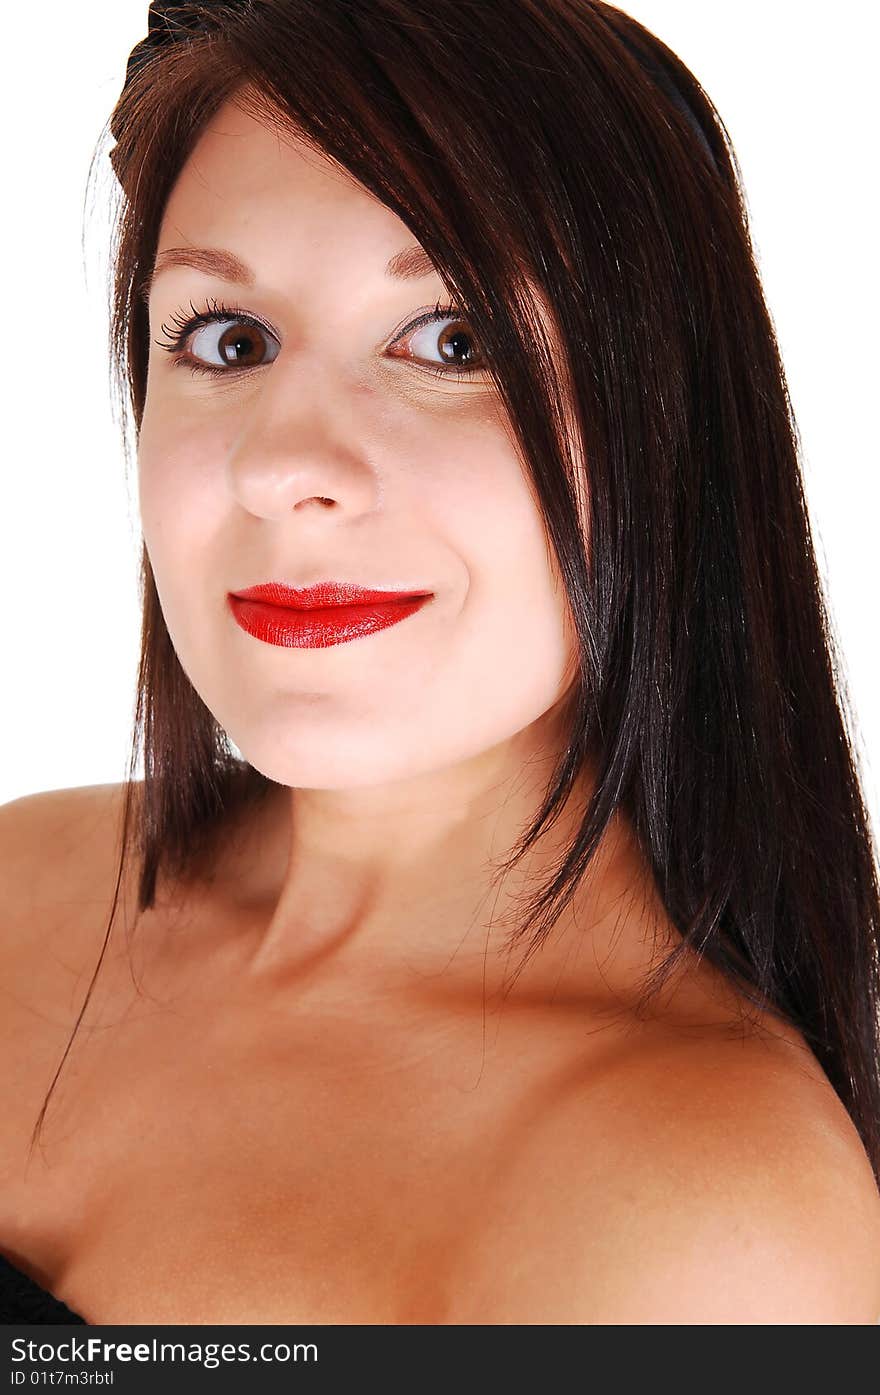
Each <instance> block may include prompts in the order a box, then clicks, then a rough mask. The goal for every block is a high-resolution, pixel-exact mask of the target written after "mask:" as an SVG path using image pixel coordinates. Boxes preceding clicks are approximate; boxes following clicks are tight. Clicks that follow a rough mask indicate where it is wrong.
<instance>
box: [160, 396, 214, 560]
mask: <svg viewBox="0 0 880 1395" xmlns="http://www.w3.org/2000/svg"><path fill="white" fill-rule="evenodd" d="M182 416H183V414H182V413H179V412H178V413H173V412H168V413H165V414H163V413H162V412H161V410H156V411H153V412H148V411H145V413H144V418H143V422H142V425H141V432H140V437H139V440H138V500H139V504H140V514H141V521H142V524H143V532H144V540H145V542H146V544H147V551H148V552H149V554H150V558H151V561H152V562H153V566H154V571H156V572H158V571H159V570H161V569H162V562H163V559H165V558H166V557H168V558H169V560H170V559H172V558H173V557H174V556H175V555H176V554H178V553H179V552H181V551H182V550H185V549H187V548H190V547H192V546H194V545H197V544H198V545H203V544H204V543H206V542H207V540H208V539H210V538H211V537H212V536H213V535H215V534H216V532H217V529H218V527H219V526H220V521H221V519H222V518H223V517H225V516H227V515H228V510H229V503H228V500H224V498H223V491H222V490H221V489H218V487H217V462H218V461H222V460H223V459H225V454H224V452H226V451H228V448H229V447H228V442H227V441H226V440H225V438H224V437H223V436H222V435H221V433H220V432H219V431H218V430H217V429H216V427H215V428H214V429H213V430H212V429H211V428H210V426H206V425H205V424H199V425H198V427H197V428H195V427H190V428H189V429H187V428H186V427H181V419H182Z"/></svg>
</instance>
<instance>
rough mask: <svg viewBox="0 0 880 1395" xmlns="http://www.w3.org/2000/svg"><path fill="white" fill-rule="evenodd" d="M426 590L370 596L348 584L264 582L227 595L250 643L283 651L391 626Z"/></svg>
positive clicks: (324, 644)
mask: <svg viewBox="0 0 880 1395" xmlns="http://www.w3.org/2000/svg"><path fill="white" fill-rule="evenodd" d="M431 595H432V592H430V591H372V590H369V589H368V588H367V587H365V586H355V585H354V584H352V583H350V582H344V581H326V582H319V583H318V584H317V585H315V586H306V587H302V588H298V587H294V586H285V585H284V583H283V582H280V581H268V582H265V583H264V584H263V585H261V586H249V587H248V588H247V590H245V591H233V592H230V594H229V597H228V600H229V607H230V610H231V611H232V614H233V616H234V617H235V619H236V621H237V622H238V624H239V625H240V626H241V628H242V629H243V630H246V631H247V632H248V634H250V635H253V636H254V638H255V639H262V640H264V641H265V643H266V644H279V645H281V646H282V647H283V648H285V649H326V648H327V646H328V645H331V644H344V643H345V642H346V641H347V640H349V639H357V638H358V637H359V636H360V635H371V634H374V633H375V632H376V630H384V629H387V627H388V626H389V625H396V624H397V623H398V621H400V620H405V619H406V617H407V616H408V615H412V614H414V613H415V611H417V610H419V609H420V608H421V606H422V605H423V604H424V602H425V601H426V600H428V599H429V597H430V596H431Z"/></svg>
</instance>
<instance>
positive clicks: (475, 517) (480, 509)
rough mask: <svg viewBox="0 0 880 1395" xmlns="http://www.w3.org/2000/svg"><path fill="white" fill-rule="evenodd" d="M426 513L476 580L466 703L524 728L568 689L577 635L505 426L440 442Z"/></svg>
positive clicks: (468, 630) (463, 643)
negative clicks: (444, 444)
mask: <svg viewBox="0 0 880 1395" xmlns="http://www.w3.org/2000/svg"><path fill="white" fill-rule="evenodd" d="M422 505H423V507H424V508H427V509H428V511H429V514H430V521H429V523H428V524H427V528H428V531H429V533H430V534H433V535H434V536H435V537H436V536H439V537H440V539H441V540H442V543H443V545H444V547H445V548H447V549H448V550H449V551H450V552H451V553H454V554H455V555H456V556H457V557H458V558H460V559H461V563H462V565H463V569H464V571H465V572H466V574H467V594H466V596H465V598H464V601H463V604H462V609H461V613H460V617H459V621H460V624H459V633H458V636H457V640H456V654H457V657H458V660H459V665H458V671H459V678H460V682H461V695H462V699H463V701H464V703H465V704H467V703H473V704H474V707H473V708H472V709H471V711H472V712H474V711H476V710H477V709H478V708H481V709H483V710H484V711H486V712H487V714H489V715H490V716H491V719H492V720H493V722H494V723H495V726H496V728H497V729H498V730H499V731H500V730H501V729H502V728H503V727H505V726H507V727H508V728H509V729H510V731H513V730H516V729H518V728H520V727H522V726H524V725H526V724H527V723H528V722H530V721H533V720H535V719H536V718H537V717H538V716H540V715H541V714H542V713H543V712H544V711H546V710H547V708H548V707H550V706H552V705H553V703H554V702H556V701H557V700H558V698H559V697H560V696H561V695H562V693H563V692H564V691H565V690H566V689H567V687H568V685H569V683H570V681H571V678H572V676H573V673H574V668H573V664H574V660H575V657H576V649H575V644H576V637H575V632H574V628H573V624H572V622H571V619H570V613H569V607H568V599H567V596H566V593H565V589H564V586H563V584H562V579H561V576H560V575H559V571H558V568H557V566H556V565H555V559H554V557H553V553H552V549H551V547H550V545H549V540H548V538H547V537H546V533H545V528H544V521H543V515H542V513H541V510H540V507H539V505H538V502H537V500H536V498H535V497H534V492H533V487H532V485H531V481H530V479H529V477H528V473H527V469H526V467H525V465H524V464H523V463H522V461H521V459H520V456H519V453H518V451H517V449H516V446H515V443H514V442H513V440H512V439H511V438H510V436H509V435H508V433H507V432H506V431H505V430H503V429H502V428H501V427H500V426H499V425H498V423H497V421H495V420H493V419H491V418H490V419H487V420H479V419H478V420H477V421H474V422H471V423H464V422H459V423H458V427H457V429H456V430H455V431H454V432H453V433H449V434H448V435H447V440H446V449H445V450H442V449H440V447H439V443H438V447H437V449H436V450H435V452H434V464H433V466H432V468H431V469H430V470H429V471H428V472H427V474H426V477H425V482H424V489H423V492H422ZM491 735H492V733H487V736H491Z"/></svg>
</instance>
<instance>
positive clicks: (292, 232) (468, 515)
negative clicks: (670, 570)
mask: <svg viewBox="0 0 880 1395" xmlns="http://www.w3.org/2000/svg"><path fill="white" fill-rule="evenodd" d="M413 247H417V244H416V243H415V241H414V239H413V237H412V234H411V233H410V232H409V231H408V229H407V228H406V226H405V225H404V224H403V223H402V222H401V220H400V219H399V218H398V217H397V216H396V215H395V214H394V213H392V212H391V211H390V210H389V209H387V208H386V207H385V206H384V205H382V204H380V203H379V202H378V201H377V200H376V199H375V198H374V197H373V196H372V195H371V194H369V193H367V192H365V191H364V190H363V188H361V187H360V186H359V185H357V184H355V183H354V181H353V180H352V179H351V178H350V177H348V176H346V175H345V174H344V173H340V172H339V171H338V170H335V169H334V168H333V167H332V165H330V164H329V163H328V162H326V161H324V160H323V159H322V158H321V157H319V156H318V155H316V154H315V153H314V152H313V151H310V150H308V149H307V148H306V147H305V146H304V145H302V144H300V143H299V142H294V141H293V140H284V139H282V138H281V137H279V134H278V132H277V131H275V130H271V129H269V128H268V127H266V126H264V125H262V124H260V123H259V122H258V121H257V120H256V119H255V118H254V117H252V116H251V115H249V114H246V113H244V112H243V111H241V110H240V109H239V108H238V107H236V106H235V105H233V104H232V103H231V102H229V103H227V104H226V105H225V106H224V107H223V108H222V109H221V110H220V111H219V112H218V114H217V115H216V116H215V118H214V119H213V121H212V122H211V123H210V126H209V127H207V128H206V129H205V131H204V133H203V135H202V137H201V139H200V140H199V142H198V145H197V146H196V148H195V150H194V151H193V154H192V156H191V157H190V159H189V161H188V163H187V164H186V166H185V168H184V169H183V171H182V173H181V175H180V178H179V180H178V182H177V184H176V185H175V188H174V190H173V192H172V194H171V197H170V200H169V202H168V206H167V209H166V212H165V216H164V220H163V223H162V227H161V230H160V235H159V244H158V255H157V263H156V266H157V274H156V275H155V277H154V280H153V283H152V286H151V290H150V299H149V310H150V338H151V343H150V359H149V379H148V390H147V398H146V405H145V410H144V416H143V422H142V428H141V432H140V440H139V452H138V456H139V487H140V506H141V516H142V522H143V529H144V538H145V541H146V546H147V550H148V553H149V557H150V562H151V565H152V570H153V574H154V577H155V581H156V586H157V588H158V593H159V597H160V601H161V605H162V611H163V614H164V617H165V621H166V624H167V626H168V630H169V633H170V635H171V639H172V641H173V644H174V647H175V649H176V652H177V654H178V656H179V658H180V662H181V664H182V665H183V668H184V669H185V671H186V673H187V675H188V677H189V678H190V681H191V682H192V684H193V686H194V687H195V689H196V691H197V692H198V693H199V695H200V696H201V698H202V700H203V701H204V702H205V704H206V705H207V707H208V708H209V709H210V711H211V712H212V713H213V714H214V716H215V717H216V718H217V720H218V721H219V723H220V724H221V726H222V727H223V728H224V729H225V731H226V732H227V733H228V735H229V736H230V737H231V739H232V741H233V742H234V743H235V745H236V746H237V747H238V748H239V750H240V751H241V752H242V754H243V755H244V757H245V758H246V759H247V760H248V761H249V762H250V763H251V764H252V765H254V766H255V767H256V768H257V769H259V770H260V771H261V772H262V773H263V774H265V775H266V776H268V777H269V778H270V779H272V780H274V781H277V782H279V783H280V784H284V785H290V786H302V787H313V788H319V787H321V788H327V789H331V788H338V789H342V788H346V787H352V786H364V785H373V784H378V783H382V782H386V781H390V780H397V779H401V778H406V777H408V776H412V775H417V774H419V773H423V772H427V771H430V770H436V769H439V768H441V767H446V766H449V765H451V764H453V763H456V762H460V761H464V760H466V759H468V758H470V757H473V756H475V755H477V754H479V753H481V752H484V751H486V750H488V749H489V748H490V747H495V746H497V745H498V744H499V743H505V742H507V741H508V740H509V739H510V738H512V737H514V736H515V735H516V734H517V733H524V732H525V730H526V729H527V728H531V729H532V730H531V735H537V734H538V733H539V732H541V731H543V730H544V729H545V725H546V720H547V719H548V718H549V716H550V710H551V709H552V708H554V706H555V705H556V704H558V702H559V700H560V699H561V697H562V696H563V694H564V693H565V692H566V691H567V689H568V687H569V681H570V677H571V676H572V675H573V672H574V670H573V668H572V667H571V664H572V661H573V655H574V641H573V632H572V630H571V628H570V622H569V617H568V609H567V600H566V597H565V593H564V589H563V587H562V584H561V582H560V581H559V580H558V578H557V576H556V573H555V569H554V567H553V565H552V562H551V558H550V555H549V551H548V546H547V543H546V540H545V535H544V531H543V527H542V521H541V517H540V514H539V511H538V509H537V506H536V504H535V502H534V500H533V498H532V494H531V492H530V488H529V485H528V482H527V475H526V470H525V467H524V465H523V464H522V461H521V459H520V456H519V453H518V451H517V449H516V446H515V444H514V441H513V438H512V434H511V431H510V429H509V426H508V424H507V421H506V416H505V414H504V412H503V409H502V407H501V404H500V401H499V399H498V396H497V391H496V389H495V388H494V386H493V385H492V383H491V380H490V379H489V376H488V374H487V373H486V372H482V371H478V372H474V373H472V374H471V375H470V376H468V375H466V374H463V373H460V372H459V373H458V374H456V372H455V367H454V365H456V364H458V365H461V364H462V363H463V362H465V361H470V362H471V363H479V352H480V351H479V345H478V344H477V342H476V340H475V338H474V337H473V335H470V336H468V335H467V332H466V327H465V326H463V325H461V324H460V323H459V329H458V334H456V317H455V316H454V315H452V316H451V315H449V314H448V313H447V314H445V315H441V316H440V317H438V318H435V320H434V321H433V322H430V321H429V322H427V323H423V324H421V325H420V326H419V327H417V328H410V326H411V325H412V322H413V321H414V320H416V319H418V318H419V317H424V316H425V315H426V313H428V312H430V311H432V310H433V309H434V307H435V304H436V302H437V301H438V299H439V300H441V301H447V300H448V296H447V294H446V288H445V286H444V284H443V282H442V280H441V279H440V278H439V276H438V275H437V274H436V272H433V271H429V274H427V275H419V276H418V277H412V276H410V277H409V278H407V279H404V278H402V277H400V276H397V277H395V276H393V275H389V274H388V273H387V272H386V266H387V263H388V262H389V260H390V259H391V258H392V257H394V256H395V254H398V253H400V252H402V251H403V250H404V249H409V248H413ZM170 249H177V250H178V251H179V249H186V251H187V253H188V256H189V264H183V263H182V261H181V260H180V259H179V258H176V257H171V256H169V255H168V253H169V250H170ZM206 249H210V250H211V252H212V253H214V254H215V256H214V262H215V263H216V264H212V265H208V259H207V257H206ZM217 254H223V255H225V257H226V259H227V264H226V265H225V266H224V265H223V262H222V259H218V258H217ZM229 258H237V259H239V261H240V262H243V263H245V264H246V266H247V267H248V268H249V271H250V275H248V276H247V280H246V281H244V282H243V281H242V280H241V273H240V270H239V271H238V279H236V271H235V270H234V269H233V268H232V267H231V264H230V262H229V260H228V259H229ZM163 262H164V263H165V265H164V267H163V269H161V271H160V270H159V268H160V267H161V266H162V264H163ZM215 302H216V303H217V304H218V305H220V306H221V307H223V308H224V310H225V311H226V314H227V318H226V319H225V320H223V321H222V322H216V321H215V322H213V323H209V324H207V325H205V324H203V325H201V326H200V327H196V328H194V329H193V330H192V331H188V332H187V333H186V336H185V343H184V344H183V345H182V346H181V348H180V352H179V353H178V354H177V355H176V356H175V355H174V354H172V353H170V352H166V349H165V348H164V347H161V346H160V345H165V344H168V343H170V342H171V339H172V337H173V336H175V335H176V334H177V333H178V331H179V329H180V327H181V325H182V323H183V322H184V321H186V320H188V319H189V318H190V317H191V316H192V315H193V310H195V311H197V312H205V311H207V310H210V309H214V308H216V307H215ZM232 312H234V313H235V316H237V317H239V318H238V319H235V318H233V319H232V322H231V323H230V322H229V318H230V315H231V313H232ZM242 314H246V315H247V316H248V317H252V318H253V319H254V320H255V321H257V325H256V327H255V326H254V324H252V323H246V324H242V323H241V319H240V316H241V315H242ZM404 330H405V331H406V333H405V334H402V335H401V333H400V332H401V331H404ZM462 334H464V338H462ZM186 350H188V351H189V353H190V354H191V355H192V356H193V358H194V359H195V360H196V361H197V362H196V366H197V367H198V366H202V367H205V368H211V367H214V368H216V369H217V370H218V371H217V372H216V373H215V374H211V373H209V372H205V373H198V372H193V371H192V368H191V365H190V363H188V362H187V361H186V360H185V359H184V358H183V357H182V355H183V354H184V353H185V352H186ZM469 354H470V358H468V355H469ZM176 359H177V361H176ZM239 360H241V366H236V365H237V364H238V361H239ZM450 363H451V364H452V365H453V366H452V367H449V365H450ZM438 369H439V370H440V373H439V374H438V372H437V370H438ZM444 370H445V376H444V375H443V374H444ZM270 581H280V582H283V583H286V584H287V585H289V586H293V587H307V586H310V585H312V584H313V583H316V582H333V581H343V582H353V583H356V584H359V585H361V586H364V587H369V588H373V589H388V590H405V591H427V592H430V593H431V596H430V599H429V600H428V601H426V602H424V603H423V604H422V605H421V607H420V608H418V609H417V610H415V611H414V613H412V614H410V615H408V617H407V618H405V619H403V620H401V621H400V622H399V623H397V624H393V625H391V626H389V627H387V628H383V629H379V630H378V631H376V632H373V633H369V634H366V635H360V636H358V637H356V638H353V639H349V640H348V641H346V642H342V643H332V644H324V645H322V646H321V647H289V646H287V645H279V644H272V643H267V642H265V641H264V640H262V639H260V638H257V637H255V636H254V635H253V634H251V633H249V632H247V631H246V630H245V629H243V628H242V627H241V626H240V625H239V623H237V621H236V619H235V617H234V614H233V610H232V608H231V605H230V601H229V593H230V592H235V591H239V590H241V589H244V588H247V587H251V586H254V585H257V584H259V583H263V582H270ZM541 719H545V721H543V722H542V720H541ZM520 744H521V743H520Z"/></svg>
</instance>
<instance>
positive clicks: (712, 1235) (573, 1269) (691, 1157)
mask: <svg viewBox="0 0 880 1395" xmlns="http://www.w3.org/2000/svg"><path fill="white" fill-rule="evenodd" d="M803 1052H804V1054H803V1056H802V1057H800V1058H799V1055H798V1052H797V1050H796V1049H791V1042H790V1041H785V1042H780V1043H777V1044H774V1043H773V1042H772V1041H770V1042H768V1041H764V1040H760V1039H755V1038H750V1039H741V1040H736V1039H734V1038H733V1037H730V1038H729V1039H726V1040H719V1039H714V1038H711V1037H707V1038H705V1039H703V1040H693V1041H689V1042H688V1043H686V1044H685V1043H683V1042H682V1041H680V1040H675V1039H671V1040H669V1041H668V1042H667V1043H666V1044H665V1045H664V1044H661V1045H659V1046H658V1047H657V1049H656V1050H655V1051H653V1052H651V1053H650V1055H649V1056H646V1057H644V1058H643V1059H641V1060H640V1061H638V1062H636V1063H632V1062H631V1063H629V1064H628V1065H622V1066H621V1068H620V1069H619V1070H612V1071H611V1072H609V1075H608V1077H607V1078H606V1079H605V1081H604V1082H602V1084H601V1085H600V1086H599V1089H598V1093H597V1092H596V1091H594V1090H592V1089H591V1090H590V1092H589V1098H588V1099H586V1100H585V1099H584V1098H579V1097H578V1092H577V1090H575V1091H572V1092H567V1093H566V1100H565V1104H564V1107H563V1109H562V1110H561V1111H557V1112H556V1113H555V1115H554V1119H553V1122H552V1125H551V1127H550V1129H549V1130H548V1131H546V1132H545V1130H544V1129H543V1128H542V1129H541V1130H540V1136H539V1137H536V1140H535V1149H533V1150H532V1149H530V1150H527V1151H528V1152H530V1153H531V1156H529V1158H528V1160H527V1168H526V1170H528V1169H529V1168H531V1169H532V1177H533V1179H534V1177H535V1176H544V1177H547V1176H553V1178H554V1179H555V1180H554V1186H553V1191H552V1195H551V1194H550V1193H549V1191H548V1192H546V1193H545V1192H543V1191H542V1195H541V1197H535V1198H534V1200H535V1203H536V1208H537V1212H538V1213H539V1214H541V1221H540V1232H539V1231H538V1230H536V1233H535V1234H534V1235H530V1236H529V1237H528V1239H527V1241H526V1244H527V1245H532V1246H539V1247H540V1248H539V1249H538V1251H537V1252H538V1253H539V1254H542V1255H543V1256H544V1257H546V1264H545V1259H544V1258H542V1261H541V1265H540V1266H539V1267H538V1268H536V1269H535V1271H534V1281H533V1283H526V1284H525V1286H524V1287H523V1288H522V1289H521V1290H519V1291H517V1292H514V1291H511V1292H510V1293H509V1294H508V1295H507V1297H508V1299H509V1300H510V1311H512V1312H513V1313H514V1314H515V1316H514V1318H513V1319H510V1320H516V1321H525V1322H554V1321H555V1322H567V1323H590V1324H594V1323H598V1324H632V1323H635V1324H658V1323H659V1324H669V1323H672V1324H730V1323H737V1324H800V1323H806V1324H828V1323H831V1324H876V1323H877V1322H878V1321H880V1193H878V1189H877V1185H876V1181H875V1178H874V1174H873V1171H872V1168H871V1166H870V1163H869V1161H868V1158H867V1155H866V1153H865V1150H864V1147H863V1145H862V1142H861V1139H860V1138H859V1135H858V1133H857V1131H856V1129H855V1127H854V1125H853V1124H852V1121H851V1120H850V1118H849V1115H848V1114H847V1112H846V1110H845V1109H844V1108H843V1105H842V1104H841V1102H840V1100H839V1099H838V1097H837V1095H836V1093H835V1092H834V1090H833V1089H832V1088H831V1085H830V1084H829V1082H828V1080H827V1078H826V1077H825V1076H824V1074H823V1073H822V1072H821V1070H820V1069H819V1067H818V1065H817V1063H816V1062H815V1059H814V1058H813V1057H812V1055H811V1054H810V1053H809V1052H807V1051H806V1048H805V1047H804V1048H803ZM807 1058H809V1059H807ZM809 1062H812V1065H810V1064H809ZM537 1151H540V1152H541V1154H542V1159H541V1162H542V1171H541V1172H540V1173H535V1171H534V1168H535V1165H536V1162H537V1157H536V1156H535V1153H536V1152H537ZM528 1185H529V1184H528V1179H527V1178H525V1179H524V1178H523V1176H522V1175H520V1176H518V1178H517V1186H518V1187H519V1189H520V1193H521V1195H522V1189H523V1188H524V1187H525V1188H526V1189H527V1190H528ZM532 1190H533V1191H534V1182H533V1183H532ZM545 1195H546V1196H547V1197H548V1200H547V1203H546V1204H545V1203H544V1196H545ZM520 1238H521V1239H522V1237H520ZM548 1268H549V1273H550V1276H551V1277H552V1280H553V1282H552V1283H548ZM539 1269H540V1273H539ZM520 1272H522V1266H520ZM544 1307H546V1312H545V1311H543V1310H542V1309H543V1308H544ZM528 1314H531V1315H528ZM554 1314H555V1316H554Z"/></svg>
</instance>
